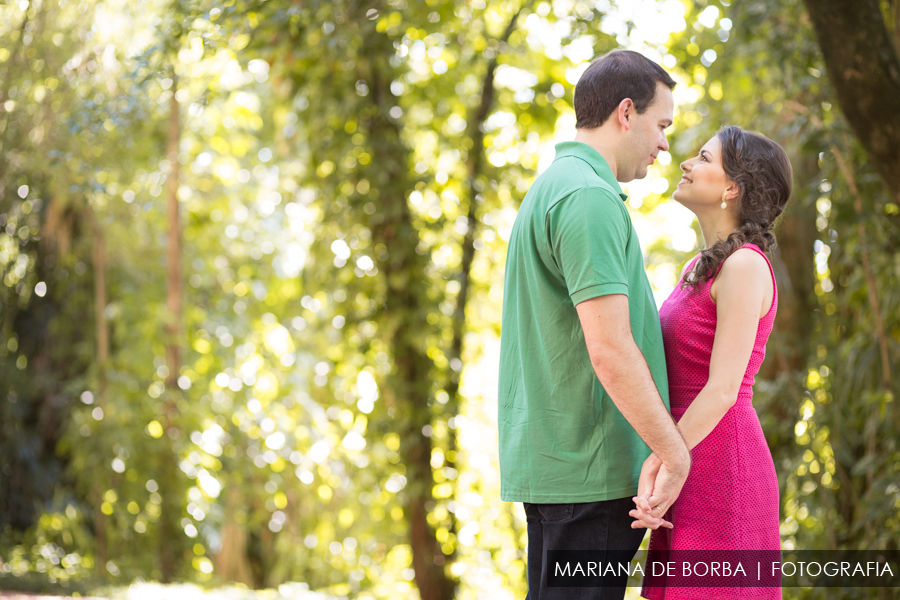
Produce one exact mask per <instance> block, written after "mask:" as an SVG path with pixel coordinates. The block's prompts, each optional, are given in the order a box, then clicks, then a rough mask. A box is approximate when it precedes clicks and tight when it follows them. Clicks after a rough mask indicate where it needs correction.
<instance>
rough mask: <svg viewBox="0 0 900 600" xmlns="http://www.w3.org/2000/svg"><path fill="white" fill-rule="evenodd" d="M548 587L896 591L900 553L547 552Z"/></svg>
mask: <svg viewBox="0 0 900 600" xmlns="http://www.w3.org/2000/svg"><path fill="white" fill-rule="evenodd" d="M546 558H547V561H548V563H547V564H548V565H549V568H548V582H547V583H548V586H549V587H622V586H629V587H635V586H645V587H664V588H670V587H677V588H734V587H754V588H756V587H758V588H772V587H814V588H836V587H841V588H873V587H874V588H877V587H885V588H890V587H900V552H898V551H881V550H785V551H781V552H778V551H771V550H683V551H653V552H649V553H648V552H646V551H641V552H638V554H637V555H636V556H634V557H633V558H632V556H630V555H628V554H626V553H617V552H595V551H579V550H563V551H550V552H547V557H546Z"/></svg>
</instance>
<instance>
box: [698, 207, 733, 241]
mask: <svg viewBox="0 0 900 600" xmlns="http://www.w3.org/2000/svg"><path fill="white" fill-rule="evenodd" d="M696 214H697V220H698V221H699V222H700V231H701V232H702V233H703V246H704V249H707V250H708V249H709V248H712V246H713V245H714V244H715V243H716V242H718V241H719V240H725V239H727V238H728V236H729V235H730V234H731V232H732V231H734V230H735V229H737V228H738V227H739V226H740V223H739V221H738V218H737V216H735V214H734V213H733V212H732V211H730V210H728V209H722V208H719V207H718V206H716V207H715V208H710V209H709V210H706V211H703V212H697V213H696Z"/></svg>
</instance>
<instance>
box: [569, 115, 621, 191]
mask: <svg viewBox="0 0 900 600" xmlns="http://www.w3.org/2000/svg"><path fill="white" fill-rule="evenodd" d="M611 139H612V136H611V135H608V132H605V131H604V128H603V127H597V128H596V129H577V130H576V131H575V141H576V142H581V143H582V144H587V145H588V146H590V147H591V148H593V149H594V150H596V151H597V152H598V153H599V154H600V156H602V157H603V159H604V160H605V161H606V164H608V165H609V168H610V170H611V171H612V174H613V177H615V178H616V179H617V180H618V179H619V169H618V164H617V163H616V155H615V152H613V146H612V144H611V143H610V140H611Z"/></svg>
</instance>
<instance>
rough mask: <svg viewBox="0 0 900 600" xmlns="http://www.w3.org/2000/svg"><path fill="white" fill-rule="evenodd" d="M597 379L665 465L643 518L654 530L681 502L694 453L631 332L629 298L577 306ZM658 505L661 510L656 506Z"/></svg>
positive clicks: (610, 298)
mask: <svg viewBox="0 0 900 600" xmlns="http://www.w3.org/2000/svg"><path fill="white" fill-rule="evenodd" d="M575 308H576V310H577V311H578V317H579V319H580V320H581V327H582V329H583V330H584V339H585V343H586V344H587V350H588V354H589V355H590V357H591V364H593V366H594V372H595V373H596V374H597V378H598V379H599V380H600V383H601V384H602V385H603V388H604V389H605V390H606V393H607V394H609V397H610V399H612V401H613V403H614V404H615V405H616V408H618V409H619V412H621V413H622V416H624V417H625V419H626V420H627V421H628V422H629V423H630V424H631V426H632V427H634V429H635V431H637V433H638V435H640V436H641V438H642V439H643V440H644V442H646V443H647V445H648V446H650V449H651V450H653V453H654V454H655V455H656V456H657V457H658V458H659V460H660V461H661V465H660V466H659V472H658V474H656V476H655V479H656V482H655V485H654V488H653V490H652V491H653V495H654V500H655V503H654V505H653V506H652V507H651V506H645V507H644V508H645V509H646V512H647V513H649V517H647V516H646V515H643V514H642V515H641V517H640V518H641V520H642V521H643V522H644V523H645V524H646V525H647V526H651V527H653V528H656V527H658V526H659V525H660V524H662V519H661V518H660V517H662V515H664V514H665V512H666V511H667V510H668V508H669V506H671V505H672V503H673V502H675V499H676V498H678V494H679V493H680V492H681V487H682V486H683V485H684V481H685V479H687V475H688V471H689V469H690V464H691V454H690V452H689V451H688V449H687V446H686V445H685V442H684V439H682V437H681V434H680V433H679V432H678V429H677V428H676V426H675V422H674V421H673V420H672V416H671V415H670V414H669V411H668V410H666V407H665V404H663V401H662V398H661V397H660V395H659V390H658V389H657V388H656V383H655V382H654V381H653V376H652V375H651V373H650V367H648V366H647V361H646V359H645V358H644V355H643V353H642V352H641V350H640V348H638V346H637V344H636V343H635V342H634V337H633V334H632V332H631V321H630V319H629V310H628V297H627V296H624V295H622V294H610V295H607V296H600V297H597V298H592V299H590V300H585V301H584V302H581V303H579V304H578V305H577V306H576V307H575ZM657 507H658V508H657Z"/></svg>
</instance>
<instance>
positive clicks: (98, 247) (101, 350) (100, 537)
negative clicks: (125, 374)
mask: <svg viewBox="0 0 900 600" xmlns="http://www.w3.org/2000/svg"><path fill="white" fill-rule="evenodd" d="M88 211H89V213H88V214H89V216H90V218H91V226H92V230H93V240H92V246H93V248H92V255H93V261H94V319H95V321H96V327H97V398H96V400H97V406H98V407H100V409H101V410H104V411H105V410H106V387H107V377H106V367H107V364H106V363H107V360H108V358H109V329H108V327H107V325H106V304H107V299H106V244H105V241H104V239H103V229H102V228H101V227H100V223H98V222H97V216H96V215H95V214H94V211H93V209H92V208H88ZM103 488H104V485H103V481H102V480H101V479H100V478H97V479H95V480H94V483H93V490H92V495H93V503H94V530H95V535H96V536H97V566H98V568H99V569H100V570H101V571H102V570H103V569H105V568H106V567H105V565H106V561H107V560H108V552H107V546H106V544H107V535H106V515H104V514H103V511H102V510H101V506H102V504H103V492H104V490H103Z"/></svg>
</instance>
